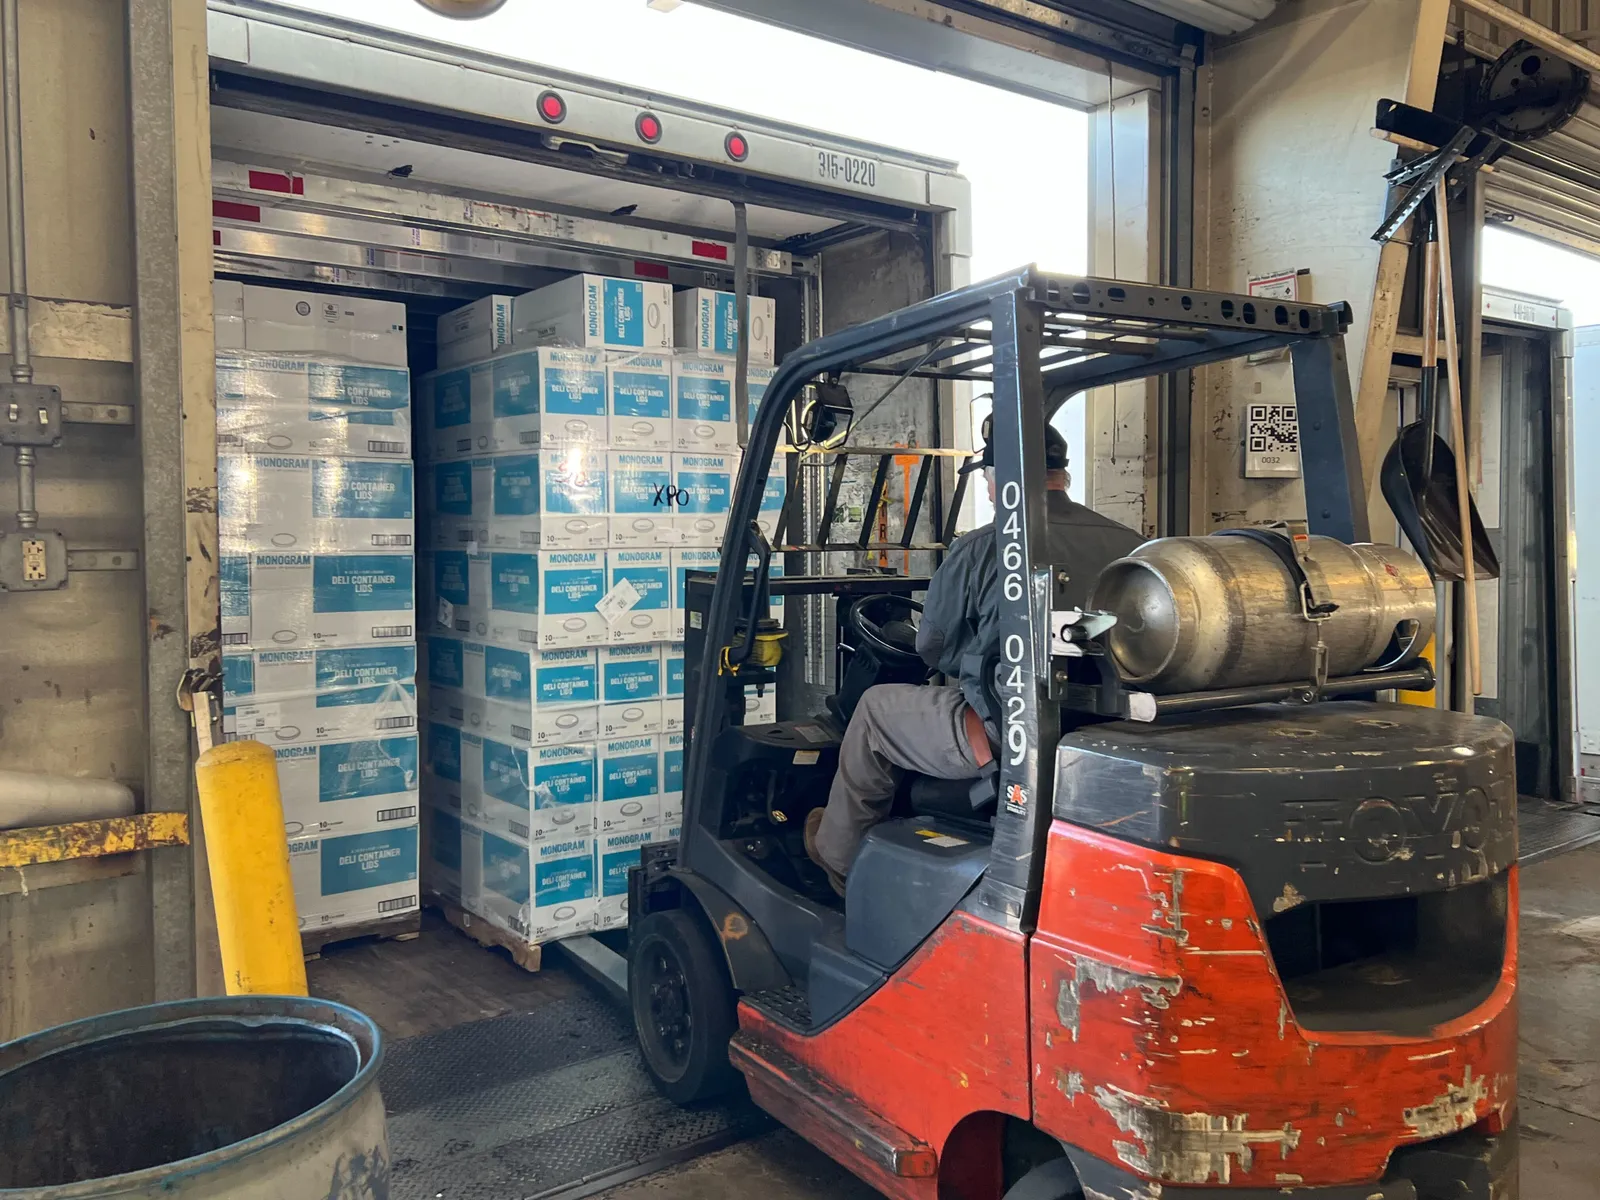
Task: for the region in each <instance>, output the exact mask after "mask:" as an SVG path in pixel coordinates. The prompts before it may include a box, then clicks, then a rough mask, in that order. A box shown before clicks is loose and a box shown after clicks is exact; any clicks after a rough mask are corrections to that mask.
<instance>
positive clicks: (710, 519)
mask: <svg viewBox="0 0 1600 1200" xmlns="http://www.w3.org/2000/svg"><path fill="white" fill-rule="evenodd" d="M738 474H739V456H738V455H737V454H732V453H728V452H726V451H716V452H711V453H702V452H683V453H679V454H675V455H673V456H672V481H673V483H674V485H675V486H676V487H677V489H678V490H677V507H676V508H675V509H674V516H673V518H672V523H673V527H674V528H675V529H676V530H677V541H678V543H679V544H681V545H684V546H720V545H722V535H723V533H724V531H725V530H726V529H727V528H728V507H729V505H730V504H731V503H732V501H733V484H734V480H735V479H736V478H737V477H738Z"/></svg>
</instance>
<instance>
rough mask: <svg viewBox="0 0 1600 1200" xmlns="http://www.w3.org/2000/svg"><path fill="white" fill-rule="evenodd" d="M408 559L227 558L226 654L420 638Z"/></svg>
mask: <svg viewBox="0 0 1600 1200" xmlns="http://www.w3.org/2000/svg"><path fill="white" fill-rule="evenodd" d="M415 579H416V560H415V559H414V558H413V557H412V556H411V555H410V554H310V553H300V552H295V553H288V554H279V553H273V554H224V555H222V557H221V560H220V562H219V570H218V589H219V591H220V593H221V600H222V644H223V646H224V647H228V648H230V649H231V648H244V647H256V648H262V649H265V648H268V647H273V646H277V647H280V648H288V647H304V646H311V647H316V646H363V645H374V644H379V643H389V642H409V641H413V640H415V638H416V632H417V629H416V611H415V608H416V598H415V591H414V585H415Z"/></svg>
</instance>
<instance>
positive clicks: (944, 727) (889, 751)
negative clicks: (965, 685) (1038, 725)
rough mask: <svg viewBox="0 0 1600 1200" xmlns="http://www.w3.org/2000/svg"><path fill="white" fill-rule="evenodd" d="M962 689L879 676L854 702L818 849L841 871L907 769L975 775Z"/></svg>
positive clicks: (888, 803)
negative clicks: (879, 680) (889, 680)
mask: <svg viewBox="0 0 1600 1200" xmlns="http://www.w3.org/2000/svg"><path fill="white" fill-rule="evenodd" d="M966 713H967V702H966V701H965V700H964V699H962V696H961V689H960V688H953V687H918V686H917V685H915V684H909V683H884V684H879V685H878V686H877V687H874V688H868V689H867V690H866V692H865V693H863V695H862V697H861V701H860V703H858V704H857V705H856V711H855V714H854V715H853V716H852V717H851V718H850V728H849V729H847V730H845V734H844V744H843V745H842V746H840V747H839V772H838V774H836V775H835V776H834V777H833V788H832V790H831V791H829V793H828V807H827V810H826V811H825V812H824V813H823V815H822V826H821V828H819V829H818V830H817V838H816V846H817V852H818V853H819V854H821V855H822V858H823V860H824V861H825V862H827V864H828V865H829V866H830V867H832V868H833V869H834V870H835V871H837V872H838V873H839V874H841V875H844V874H847V873H848V872H849V870H850V864H851V863H853V862H854V861H855V858H856V851H858V850H860V849H861V839H862V838H864V837H866V835H867V830H869V829H871V828H872V827H873V826H874V825H876V824H877V823H878V822H879V821H882V820H884V819H885V818H886V817H888V815H889V809H890V807H891V806H892V805H893V803H894V793H895V789H896V788H897V787H899V785H900V778H901V775H902V773H903V772H905V771H915V772H916V773H917V774H918V775H932V776H934V777H935V778H937V779H976V778H977V777H978V776H979V775H980V774H981V773H982V772H981V770H980V768H979V767H978V760H977V758H976V756H975V755H974V754H973V753H972V743H971V742H969V741H968V740H967V727H966Z"/></svg>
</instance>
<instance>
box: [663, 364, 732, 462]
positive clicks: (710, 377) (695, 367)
mask: <svg viewBox="0 0 1600 1200" xmlns="http://www.w3.org/2000/svg"><path fill="white" fill-rule="evenodd" d="M733 377H734V370H733V363H731V362H729V361H728V360H726V359H722V358H675V359H673V360H672V444H673V446H674V447H675V448H677V449H679V450H694V451H699V452H702V453H704V452H715V451H718V450H733V449H736V448H737V447H738V445H739V439H738V434H737V431H736V430H735V428H734V424H733V383H734V378H733Z"/></svg>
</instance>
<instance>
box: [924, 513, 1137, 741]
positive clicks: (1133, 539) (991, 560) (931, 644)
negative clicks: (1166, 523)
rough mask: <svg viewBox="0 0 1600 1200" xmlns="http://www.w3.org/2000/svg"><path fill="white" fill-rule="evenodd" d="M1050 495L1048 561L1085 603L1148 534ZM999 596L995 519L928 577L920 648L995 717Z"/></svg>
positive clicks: (959, 543)
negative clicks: (986, 671) (989, 679)
mask: <svg viewBox="0 0 1600 1200" xmlns="http://www.w3.org/2000/svg"><path fill="white" fill-rule="evenodd" d="M1045 501H1046V518H1047V522H1048V525H1047V535H1046V543H1047V545H1048V548H1049V549H1048V553H1049V556H1050V563H1051V565H1053V566H1056V567H1059V568H1063V569H1065V570H1066V572H1067V574H1068V575H1069V576H1070V577H1071V581H1070V583H1069V584H1068V585H1067V594H1068V598H1069V599H1070V600H1071V602H1072V603H1073V604H1076V605H1083V604H1085V603H1087V602H1088V599H1089V593H1090V592H1091V591H1092V590H1093V588H1094V585H1095V581H1096V580H1097V579H1099V578H1100V572H1101V571H1102V570H1104V569H1105V567H1106V566H1107V565H1108V564H1110V563H1112V562H1114V561H1116V560H1117V559H1119V558H1125V557H1126V556H1128V555H1129V554H1132V553H1133V551H1134V549H1135V547H1137V546H1139V545H1141V544H1143V542H1144V540H1145V539H1144V538H1143V537H1141V536H1140V535H1139V534H1137V533H1135V532H1134V531H1133V530H1131V529H1129V528H1128V527H1127V526H1126V525H1121V524H1118V523H1117V522H1116V521H1113V520H1111V519H1110V518H1109V517H1102V516H1101V515H1100V514H1099V513H1097V512H1095V511H1094V509H1092V508H1085V507H1084V506H1083V505H1082V504H1078V503H1076V502H1074V501H1073V500H1072V499H1071V498H1069V497H1068V496H1067V494H1066V493H1065V492H1056V491H1051V492H1046V493H1045ZM1036 565H1041V566H1042V565H1043V564H1036ZM999 602H1000V564H999V558H998V555H997V552H996V546H995V527H994V526H993V525H992V524H991V525H985V526H984V527H983V528H982V529H974V530H973V531H972V532H971V533H968V534H963V535H962V536H961V537H959V538H957V539H956V541H955V544H954V545H953V546H951V547H950V553H949V554H947V555H946V556H945V560H944V562H943V563H941V564H940V565H939V569H938V570H937V571H935V572H934V575H933V579H932V580H931V581H930V582H929V584H928V595H927V598H926V599H925V600H924V602H923V610H922V624H921V625H920V626H919V627H918V629H917V653H918V654H920V655H921V656H922V659H923V661H924V662H926V663H927V664H928V665H929V666H930V667H933V668H934V669H935V670H937V671H940V672H942V673H943V674H945V675H947V676H949V677H950V678H952V679H959V680H960V681H961V692H962V695H964V696H965V697H966V700H967V703H968V704H970V705H972V707H973V708H974V709H976V710H977V712H978V715H979V716H981V717H982V718H983V719H984V720H985V721H988V722H991V723H993V722H995V721H996V719H997V714H995V713H992V712H990V711H989V702H988V700H987V699H986V698H985V697H984V695H983V688H982V686H981V684H980V683H979V676H980V674H981V671H980V667H981V666H982V663H983V659H984V657H985V656H987V655H989V654H991V653H994V652H995V651H997V650H998V649H999V645H1000V624H999V623H1000V613H999Z"/></svg>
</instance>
